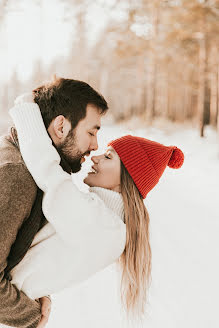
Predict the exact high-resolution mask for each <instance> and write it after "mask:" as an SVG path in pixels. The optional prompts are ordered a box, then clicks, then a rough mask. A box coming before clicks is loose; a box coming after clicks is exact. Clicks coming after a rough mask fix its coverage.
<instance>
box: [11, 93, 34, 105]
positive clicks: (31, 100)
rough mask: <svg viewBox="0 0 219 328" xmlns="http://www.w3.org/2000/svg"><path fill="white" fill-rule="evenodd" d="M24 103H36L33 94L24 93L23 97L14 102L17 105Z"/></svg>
mask: <svg viewBox="0 0 219 328" xmlns="http://www.w3.org/2000/svg"><path fill="white" fill-rule="evenodd" d="M23 103H34V96H33V93H32V92H27V93H24V94H23V95H21V96H18V97H17V98H16V99H15V101H14V104H15V105H19V104H23Z"/></svg>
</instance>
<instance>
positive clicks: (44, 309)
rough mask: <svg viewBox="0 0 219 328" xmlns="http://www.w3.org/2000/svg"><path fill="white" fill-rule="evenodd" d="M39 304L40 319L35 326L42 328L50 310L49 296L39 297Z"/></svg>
mask: <svg viewBox="0 0 219 328" xmlns="http://www.w3.org/2000/svg"><path fill="white" fill-rule="evenodd" d="M39 301H40V304H41V314H42V317H41V320H40V322H39V324H38V326H37V328H44V327H45V326H46V324H47V322H48V320H49V315H50V311H51V300H50V298H49V297H47V296H45V297H42V298H40V299H39Z"/></svg>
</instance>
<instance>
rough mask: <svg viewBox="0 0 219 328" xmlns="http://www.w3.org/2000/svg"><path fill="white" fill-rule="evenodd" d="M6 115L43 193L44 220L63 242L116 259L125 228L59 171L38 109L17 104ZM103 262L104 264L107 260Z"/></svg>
mask: <svg viewBox="0 0 219 328" xmlns="http://www.w3.org/2000/svg"><path fill="white" fill-rule="evenodd" d="M10 115H11V117H12V119H13V121H14V123H15V126H16V129H17V132H18V139H19V144H20V150H21V153H22V156H23V159H24V161H25V163H26V165H27V168H28V170H29V171H30V173H31V174H32V176H33V178H34V180H35V181H36V184H37V185H38V186H39V188H40V189H42V190H43V191H44V199H43V212H44V214H45V216H46V218H47V220H48V221H49V222H51V224H52V225H53V226H54V228H55V229H56V231H57V232H58V233H59V234H60V235H61V236H62V237H63V239H64V240H65V241H67V242H69V243H71V244H73V245H74V244H75V242H76V241H79V240H80V244H81V245H83V244H84V243H86V245H87V248H89V247H91V248H92V252H95V251H98V248H100V247H103V248H104V249H105V250H106V248H109V250H110V249H111V251H109V256H110V257H111V256H113V253H114V256H116V257H117V256H119V255H120V254H118V253H120V252H122V251H123V248H124V243H125V224H124V223H123V221H122V220H121V219H120V218H118V217H117V215H116V214H114V212H112V211H111V210H110V209H108V208H107V207H106V206H105V204H104V203H103V201H102V200H101V199H99V198H98V197H95V196H96V195H93V196H92V194H91V193H87V194H86V193H82V192H80V191H79V190H78V188H77V187H76V186H75V185H74V184H73V182H72V178H71V176H70V175H69V174H68V173H66V172H64V171H63V169H62V168H61V166H60V165H59V163H60V156H59V154H58V152H57V151H56V149H55V148H54V147H53V145H52V141H51V139H50V137H49V135H48V133H47V131H46V129H45V126H44V123H43V119H42V116H41V112H40V109H39V107H38V105H37V104H35V103H23V104H17V105H15V107H13V108H12V109H11V110H10ZM90 251H91V249H90ZM114 256H113V257H114ZM105 260H106V262H108V260H109V258H108V259H107V257H106V258H105ZM111 260H112V259H111ZM114 260H115V258H114ZM110 262H111V261H110Z"/></svg>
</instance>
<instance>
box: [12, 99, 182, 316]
mask: <svg viewBox="0 0 219 328" xmlns="http://www.w3.org/2000/svg"><path fill="white" fill-rule="evenodd" d="M10 114H11V116H12V118H13V120H14V123H15V126H16V128H17V132H18V137H19V144H20V149H21V153H22V156H23V158H24V160H25V163H26V165H27V167H28V169H29V171H30V173H31V174H32V176H33V178H34V180H35V181H36V183H37V185H38V186H39V187H40V188H41V189H42V190H43V191H44V199H43V204H42V207H43V212H44V214H45V216H46V218H47V220H48V221H49V223H48V224H47V225H46V226H44V227H43V229H41V230H40V231H39V232H38V234H37V235H36V236H35V239H34V241H33V243H32V246H31V248H30V249H29V251H28V252H27V254H26V255H25V257H24V259H23V260H22V261H21V262H20V263H19V264H18V265H17V266H16V267H15V268H14V269H13V270H12V272H11V274H12V278H13V281H12V282H13V283H14V284H16V285H17V286H18V288H20V289H22V290H23V291H24V292H25V293H26V294H27V295H28V296H29V297H31V298H33V299H36V298H39V297H42V296H45V295H47V294H52V293H54V292H57V291H59V290H61V289H63V288H64V287H67V286H69V285H70V284H74V283H78V282H79V281H83V280H85V279H87V278H88V277H90V276H91V275H92V274H94V273H95V272H97V271H99V270H101V269H103V268H105V267H106V266H108V265H110V264H112V263H113V262H115V261H118V263H119V264H120V266H121V270H122V282H121V296H122V300H123V304H124V307H125V309H126V310H127V313H128V314H135V315H136V317H140V315H141V314H142V313H143V312H144V305H145V302H146V295H147V289H148V286H149V282H150V273H151V248H150V242H149V216H148V213H147V210H146V208H145V206H144V203H143V199H144V198H145V197H146V195H147V194H148V192H149V191H150V190H151V189H152V188H153V187H154V186H155V185H156V184H157V183H158V181H159V178H160V177H161V175H162V174H163V172H164V170H165V168H166V166H167V165H168V166H169V167H172V168H179V167H181V165H182V164H183V161H184V155H183V153H182V152H181V150H180V149H178V148H177V147H172V146H171V147H166V146H164V145H161V144H159V143H156V142H153V141H150V140H147V139H144V138H140V137H133V136H130V135H128V136H124V137H122V138H119V139H116V140H114V141H112V142H110V143H109V148H108V150H107V151H106V153H105V154H103V155H100V156H93V157H92V161H93V163H94V165H93V166H92V171H91V172H90V173H88V176H87V177H86V178H85V180H84V182H85V183H86V184H87V185H89V186H90V189H89V193H87V194H86V193H82V192H80V191H79V190H78V189H77V187H76V186H75V185H74V184H73V182H72V179H71V176H70V175H69V174H67V173H66V172H64V171H63V170H62V168H61V166H60V165H59V163H60V157H59V154H58V153H57V151H56V149H55V148H54V147H53V146H52V142H51V139H50V138H49V136H48V134H47V132H46V129H45V127H44V124H43V120H42V117H41V113H40V110H39V107H38V105H37V104H35V103H29V104H27V103H25V105H24V104H18V105H17V106H15V107H14V108H12V110H11V111H10ZM39 154H40V159H39Z"/></svg>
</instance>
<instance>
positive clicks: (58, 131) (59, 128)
mask: <svg viewBox="0 0 219 328" xmlns="http://www.w3.org/2000/svg"><path fill="white" fill-rule="evenodd" d="M64 122H65V116H63V115H59V116H56V118H55V119H54V121H53V131H54V134H55V136H56V138H58V139H60V140H61V139H63V137H64Z"/></svg>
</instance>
